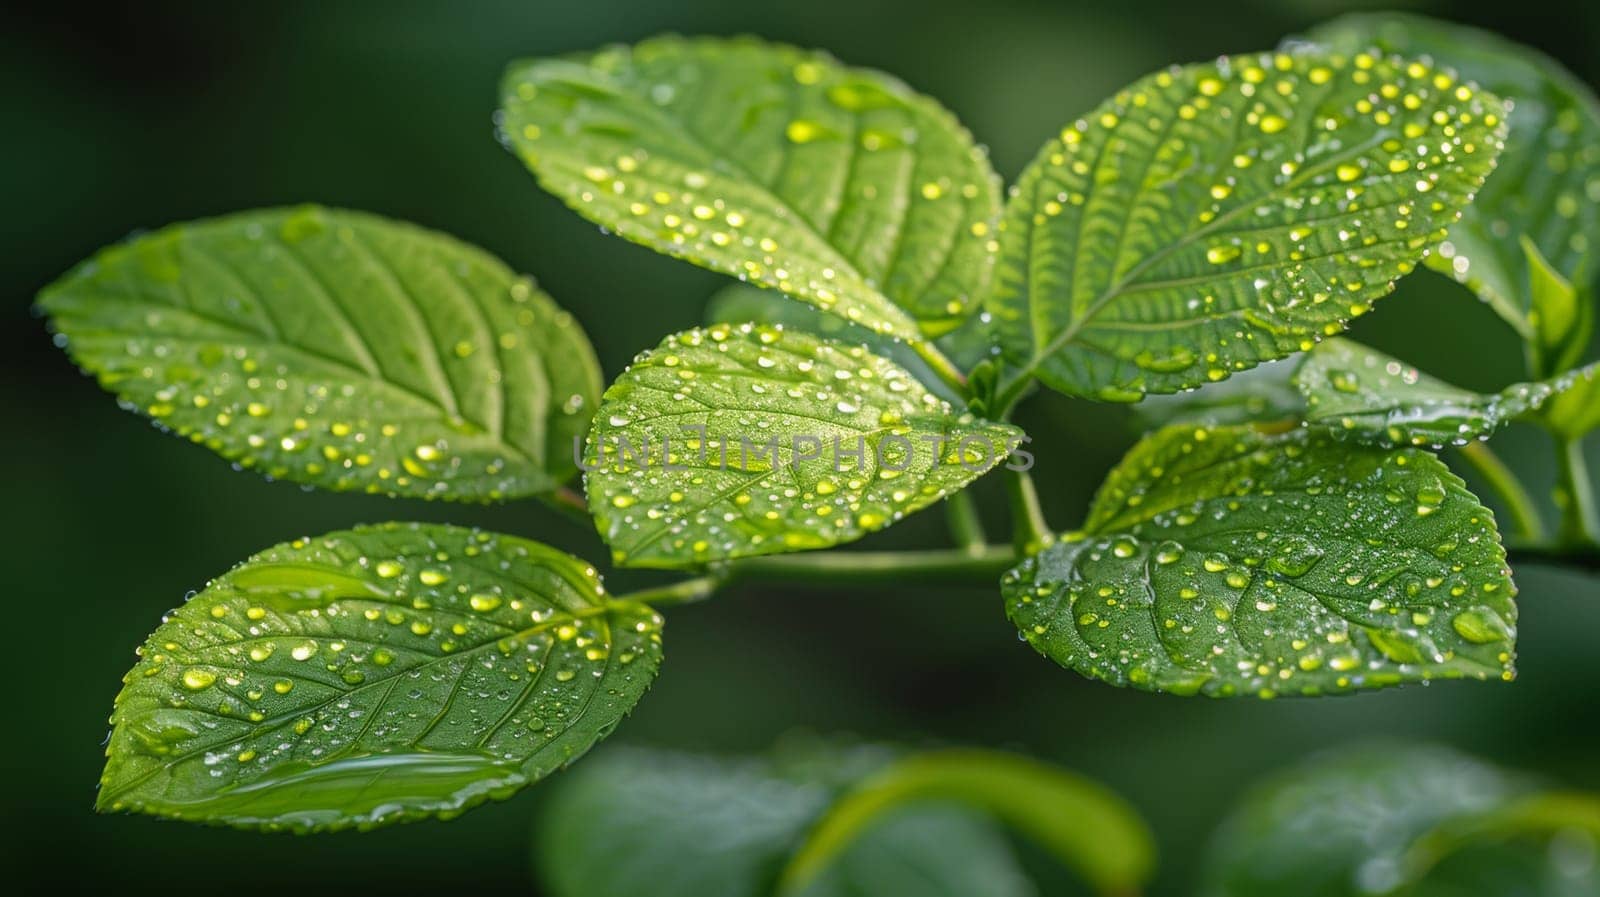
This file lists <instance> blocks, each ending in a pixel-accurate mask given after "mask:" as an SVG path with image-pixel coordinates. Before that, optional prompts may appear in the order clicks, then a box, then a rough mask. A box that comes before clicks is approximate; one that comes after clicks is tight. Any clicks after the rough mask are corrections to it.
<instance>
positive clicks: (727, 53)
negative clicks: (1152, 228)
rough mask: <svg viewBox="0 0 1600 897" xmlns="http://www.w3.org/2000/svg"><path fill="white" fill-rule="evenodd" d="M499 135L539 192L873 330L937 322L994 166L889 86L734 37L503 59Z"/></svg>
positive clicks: (972, 279) (953, 289) (975, 269)
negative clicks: (573, 54) (506, 62)
mask: <svg viewBox="0 0 1600 897" xmlns="http://www.w3.org/2000/svg"><path fill="white" fill-rule="evenodd" d="M502 106H503V109H502V120H501V125H500V126H501V132H502V135H503V139H504V140H505V141H506V142H507V143H508V145H509V146H510V147H511V148H512V150H513V151H514V152H516V153H517V154H518V155H519V156H520V157H521V158H522V159H523V161H524V162H525V163H526V164H527V165H528V167H529V168H531V169H532V170H533V171H534V173H535V174H536V175H537V176H538V178H539V181H540V183H541V184H542V185H543V186H544V187H545V189H547V190H549V191H550V192H552V193H554V194H556V195H557V196H559V197H560V198H561V199H563V200H564V201H565V202H566V203H567V204H568V205H569V206H571V207H572V208H573V209H574V210H575V211H577V212H578V213H579V214H581V215H583V216H584V217H586V218H588V219H590V220H591V221H594V222H596V223H597V224H600V225H601V226H603V227H605V228H607V229H609V230H612V231H614V232H615V233H617V234H618V235H620V236H622V237H624V238H626V239H628V240H631V241H633V242H635V243H640V244H642V245H645V246H648V247H650V248H652V249H655V250H656V251H658V252H663V253H666V254H668V255H672V256H675V257H678V258H684V259H687V260H689V261H691V262H693V263H695V264H697V265H701V266H704V267H707V268H711V269H713V270H716V271H721V272H723V273H725V274H731V275H733V276H736V277H739V278H740V279H743V280H748V281H750V282H752V283H757V284H760V285H763V286H767V287H773V288H776V289H779V290H782V291H783V292H785V293H788V294H790V295H792V296H794V297H795V298H797V299H799V300H801V301H804V302H808V303H811V304H812V305H815V306H817V307H819V308H823V309H825V310H827V311H830V312H832V313H834V314H838V315H841V316H843V317H845V318H847V319H848V320H851V321H854V322H856V323H858V324H861V325H863V326H866V327H869V328H871V329H873V330H875V331H878V332H881V333H892V334H894V335H895V336H897V337H900V338H902V339H911V340H915V339H918V338H920V337H921V336H922V335H923V334H927V335H937V334H939V333H942V332H944V331H946V330H949V329H950V328H952V327H954V326H955V325H956V324H957V323H959V322H960V321H961V319H962V318H964V317H966V316H967V314H969V313H970V312H971V311H972V310H973V309H974V308H976V307H977V304H978V303H979V302H981V301H982V298H983V296H984V294H985V293H986V292H987V290H988V286H989V281H990V275H991V272H992V268H993V257H994V249H995V247H994V245H993V239H994V234H993V229H994V226H995V221H996V219H997V217H998V215H999V194H1000V189H999V180H998V178H997V177H996V176H995V174H994V172H993V170H992V169H991V168H990V166H989V162H988V159H987V158H986V157H985V156H984V154H983V152H982V151H981V150H980V149H978V148H977V147H975V146H974V145H973V143H972V138H971V137H970V135H968V134H967V132H966V131H965V130H964V129H962V128H961V126H960V125H959V124H958V123H957V122H956V121H955V119H954V117H952V116H951V115H950V113H948V112H946V111H945V110H944V109H942V108H941V107H939V106H938V104H936V103H934V102H933V101H932V100H930V99H928V98H926V97H923V96H920V95H918V94H916V93H914V92H913V91H911V90H910V89H909V88H907V87H906V86H905V85H903V84H901V83H900V82H899V81H897V80H895V79H893V78H891V77H889V76H887V75H884V74H881V73H878V72H874V71H870V70H867V69H856V68H847V67H845V66H842V65H840V64H839V63H838V62H836V61H835V60H833V59H832V58H831V57H829V56H827V55H826V54H822V53H817V52H811V51H804V50H798V49H795V48H793V47H787V46H782V45H775V44H765V43H762V42H760V41H757V40H755V39H752V38H735V39H721V38H694V39H685V38H679V37H661V38H656V39H653V40H649V41H645V42H644V43H641V44H639V45H637V46H634V47H610V48H607V49H604V50H600V51H598V52H596V53H593V54H591V55H588V56H584V57H567V58H561V59H540V60H528V61H523V62H518V63H514V64H513V65H512V66H511V67H510V68H509V69H508V71H507V72H506V76H505V80H504V82H503V85H502Z"/></svg>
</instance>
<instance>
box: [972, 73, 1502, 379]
mask: <svg viewBox="0 0 1600 897" xmlns="http://www.w3.org/2000/svg"><path fill="white" fill-rule="evenodd" d="M1503 118H1504V110H1503V108H1502V105H1501V103H1500V102H1499V101H1498V100H1496V99H1495V98H1494V97H1492V96H1489V95H1487V94H1485V93H1483V92H1481V91H1478V90H1476V89H1475V88H1473V87H1471V86H1469V85H1465V84H1461V83H1458V82H1457V81H1456V79H1455V78H1454V76H1453V75H1452V74H1450V73H1449V72H1448V71H1445V70H1436V69H1434V68H1432V67H1430V66H1428V65H1425V64H1422V63H1407V62H1405V61H1403V60H1400V59H1398V58H1391V57H1383V56H1373V55H1367V54H1357V55H1354V56H1352V55H1347V54H1334V53H1322V52H1317V51H1311V50H1304V51H1302V52H1295V53H1279V54H1267V55H1251V56H1233V57H1224V58H1222V59H1219V60H1217V61H1216V62H1212V63H1206V64H1202V65H1191V66H1185V67H1175V68H1171V69H1167V70H1165V71H1162V72H1158V73H1156V74H1154V75H1151V76H1149V77H1147V78H1145V79H1143V80H1141V81H1138V82H1136V83H1134V84H1133V85H1131V86H1129V87H1128V88H1126V89H1124V90H1123V91H1121V92H1119V93H1118V94H1116V96H1114V97H1113V98H1112V99H1110V100H1108V101H1107V102H1106V103H1105V104H1103V105H1102V106H1101V107H1100V108H1098V109H1096V110H1095V111H1094V112H1092V113H1090V114H1089V115H1088V116H1086V117H1085V118H1083V119H1081V120H1079V121H1077V122H1075V123H1073V124H1070V125H1068V126H1067V127H1066V128H1064V129H1062V132H1061V135H1060V136H1059V137H1057V138H1055V139H1053V140H1051V141H1050V142H1049V143H1047V144H1046V145H1045V147H1044V149H1043V150H1042V151H1041V152H1040V154H1039V156H1038V157H1037V158H1036V159H1035V160H1034V162H1033V163H1032V164H1031V165H1030V166H1029V167H1028V169H1027V170H1026V171H1025V172H1024V173H1023V175H1022V178H1021V180H1020V181H1019V183H1018V185H1017V190H1016V193H1015V195H1014V196H1013V197H1012V199H1011V200H1010V202H1009V203H1008V204H1007V206H1006V210H1005V214H1004V217H1003V219H1002V234H1001V257H1000V262H999V267H998V273H997V288H996V294H995V297H994V299H993V301H992V303H991V307H992V309H993V311H994V316H995V320H996V321H997V324H998V328H999V331H998V332H999V335H1000V341H1001V346H1002V348H1003V349H1004V351H1005V354H1006V357H1007V359H1008V361H1010V362H1011V364H1012V365H1013V366H1014V370H1013V371H1012V375H1011V376H1012V378H1013V380H1022V379H1025V378H1027V377H1030V376H1032V377H1037V378H1038V379H1040V380H1042V381H1043V382H1044V383H1045V384H1046V385H1048V386H1050V387H1052V388H1054V389H1056V390H1059V391H1061V392H1065V393H1067V394H1069V395H1079V396H1088V397H1095V398H1101V399H1108V400H1116V401H1136V400H1137V399H1138V398H1139V397H1140V396H1142V395H1144V394H1146V393H1152V392H1153V393H1170V392H1175V391H1178V390H1181V389H1186V388H1189V387H1193V386H1196V385H1199V384H1202V383H1205V382H1208V381H1211V380H1218V379H1221V378H1223V377H1226V376H1228V375H1229V374H1231V373H1234V372H1237V371H1241V370H1245V369H1246V368H1249V367H1252V366H1254V365H1256V364H1259V363H1261V362H1263V361H1268V360H1271V359H1275V358H1281V357H1283V356H1285V355H1288V354H1290V353H1292V352H1296V351H1301V350H1304V349H1308V348H1310V347H1311V346H1312V344H1313V343H1314V342H1315V341H1316V340H1317V339H1320V338H1321V337H1322V336H1324V335H1328V334H1331V333H1337V332H1338V331H1339V330H1341V329H1343V327H1344V325H1345V323H1346V322H1347V321H1348V320H1349V319H1351V318H1353V317H1355V316H1356V315H1359V314H1361V313H1363V312H1365V311H1366V310H1367V309H1368V308H1369V307H1370V304H1371V303H1372V301H1373V300H1375V299H1377V298H1378V297H1381V296H1383V295H1385V294H1387V293H1388V292H1389V291H1390V290H1391V289H1392V287H1393V282H1394V280H1395V279H1396V278H1398V277H1400V276H1401V275H1403V274H1406V273H1408V272H1409V271H1411V270H1412V268H1413V267H1414V265H1415V264H1416V262H1417V261H1418V260H1419V259H1421V258H1422V256H1423V255H1424V253H1425V252H1426V251H1427V250H1428V249H1429V247H1431V246H1433V245H1435V244H1437V243H1438V242H1439V241H1440V240H1441V239H1442V238H1443V237H1444V233H1445V228H1446V227H1448V226H1449V225H1450V224H1451V223H1452V222H1453V221H1454V220H1455V219H1456V217H1457V216H1458V215H1459V214H1460V212H1461V210H1462V208H1464V207H1465V206H1466V204H1467V203H1468V201H1469V200H1470V199H1471V198H1472V196H1473V194H1474V193H1475V192H1476V191H1477V190H1478V188H1479V186H1480V185H1481V184H1482V183H1483V180H1484V178H1485V177H1486V176H1487V175H1488V173H1489V172H1490V170H1491V169H1492V168H1493V167H1494V161H1495V157H1496V155H1497V153H1498V152H1499V149H1500V144H1501V140H1502V137H1503V132H1504V129H1505V124H1504V121H1503Z"/></svg>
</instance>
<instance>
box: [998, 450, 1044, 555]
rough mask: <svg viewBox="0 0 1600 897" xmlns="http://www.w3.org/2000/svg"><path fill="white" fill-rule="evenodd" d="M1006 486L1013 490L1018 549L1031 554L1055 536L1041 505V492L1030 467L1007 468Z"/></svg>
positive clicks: (1014, 539) (1013, 535)
mask: <svg viewBox="0 0 1600 897" xmlns="http://www.w3.org/2000/svg"><path fill="white" fill-rule="evenodd" d="M1006 487H1007V489H1008V490H1009V491H1010V494H1011V542H1012V545H1013V546H1015V547H1016V549H1017V552H1018V553H1019V554H1022V555H1029V554H1032V553H1033V552H1035V551H1038V550H1039V549H1040V548H1043V547H1044V546H1046V545H1049V544H1050V543H1051V542H1054V541H1055V536H1054V534H1052V532H1051V530H1050V524H1049V523H1047V522H1046V521H1045V519H1044V511H1043V510H1041V509H1040V507H1039V492H1038V490H1037V489H1035V488H1034V487H1033V477H1030V476H1028V474H1027V472H1026V471H1022V470H1007V471H1006Z"/></svg>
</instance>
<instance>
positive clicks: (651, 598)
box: [617, 576, 722, 607]
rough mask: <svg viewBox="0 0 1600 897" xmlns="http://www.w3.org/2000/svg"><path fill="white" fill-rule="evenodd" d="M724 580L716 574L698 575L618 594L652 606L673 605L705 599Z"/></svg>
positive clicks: (628, 599) (619, 598) (626, 599)
mask: <svg viewBox="0 0 1600 897" xmlns="http://www.w3.org/2000/svg"><path fill="white" fill-rule="evenodd" d="M721 584H722V581H721V580H720V579H718V578H717V577H715V576H696V577H695V578H694V579H685V580H682V581H679V582H675V583H672V584H671V585H666V586H657V587H655V588H650V589H640V590H639V591H637V592H628V593H627V594H625V595H619V596H617V598H618V600H622V601H637V602H639V603H641V604H648V605H650V606H651V607H672V606H673V605H677V604H694V603H695V602H697V601H704V600H706V599H707V598H710V597H711V595H712V594H713V593H715V592H716V590H717V587H718V586H720V585H721Z"/></svg>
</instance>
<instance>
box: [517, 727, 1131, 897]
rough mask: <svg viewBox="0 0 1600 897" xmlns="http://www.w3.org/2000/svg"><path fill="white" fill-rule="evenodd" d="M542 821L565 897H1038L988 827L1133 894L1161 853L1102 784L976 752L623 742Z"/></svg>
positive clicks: (1109, 889)
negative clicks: (681, 747)
mask: <svg viewBox="0 0 1600 897" xmlns="http://www.w3.org/2000/svg"><path fill="white" fill-rule="evenodd" d="M543 816H544V820H545V821H546V822H547V823H548V824H545V825H540V826H538V827H537V829H536V836H535V837H536V842H535V850H536V854H537V856H536V861H537V865H538V868H539V870H540V873H541V875H542V876H543V877H544V879H545V881H546V883H547V885H548V886H549V888H550V890H551V892H552V893H553V894H556V895H559V897H576V895H580V894H581V895H623V894H638V893H646V892H647V893H651V894H656V895H659V897H701V895H705V894H721V895H726V897H759V895H769V894H770V895H783V897H796V895H805V897H832V895H846V894H855V895H863V897H870V895H899V894H928V895H943V894H948V895H951V897H956V895H961V897H1027V895H1031V894H1034V893H1036V890H1035V888H1034V886H1033V883H1032V882H1031V881H1030V877H1029V875H1028V873H1027V872H1026V870H1025V869H1024V868H1023V867H1022V865H1021V864H1020V862H1019V860H1018V858H1017V856H1016V855H1015V854H1014V852H1013V851H1012V850H1011V848H1010V846H1009V844H1008V843H1007V841H1006V839H1005V838H1004V837H1003V836H1002V833H1001V832H1000V831H999V830H998V829H997V827H996V825H995V823H997V822H998V823H1003V824H1004V825H1005V826H1006V827H1007V828H1009V829H1012V830H1014V831H1017V832H1018V833H1020V834H1023V835H1025V836H1026V837H1027V838H1028V839H1029V840H1030V841H1032V842H1033V843H1035V844H1037V845H1039V846H1040V847H1042V848H1043V849H1044V850H1046V851H1047V852H1048V853H1049V854H1050V855H1051V856H1053V857H1055V858H1056V859H1057V860H1059V861H1060V862H1061V863H1062V864H1063V865H1064V866H1066V867H1067V868H1069V869H1071V870H1073V872H1074V873H1075V874H1076V876H1077V877H1078V878H1080V879H1082V880H1083V881H1084V882H1085V883H1087V884H1089V885H1090V886H1092V887H1093V888H1094V890H1095V891H1096V892H1097V893H1104V894H1125V893H1134V892H1136V891H1137V889H1138V888H1139V887H1140V886H1142V885H1143V884H1144V883H1145V882H1146V881H1147V880H1148V878H1149V875H1150V873H1151V871H1152V870H1153V868H1154V859H1155V851H1154V845H1153V841H1152V839H1151V836H1150V833H1149V831H1148V829H1147V828H1146V827H1145V824H1144V822H1143V821H1142V820H1141V819H1140V818H1139V816H1138V814H1137V813H1136V812H1135V811H1134V810H1133V809H1132V808H1131V807H1130V806H1128V805H1127V804H1126V803H1125V802H1124V801H1123V800H1122V799H1121V798H1119V797H1117V796H1116V795H1115V794H1114V793H1112V792H1111V791H1109V790H1107V789H1106V788H1105V787H1104V786H1102V785H1100V784H1098V783H1096V782H1093V781H1090V780H1088V779H1085V778H1083V777H1081V776H1078V775H1075V774H1072V773H1069V772H1067V771H1065V770H1061V769H1057V768H1054V767H1051V766H1048V765H1045V764H1042V763H1038V762H1036V761H1033V760H1029V759H1027V758H1024V757H1021V756H1017V755H1014V754H1006V753H999V752H993V751H981V750H971V749H942V750H933V751H926V752H906V751H903V750H899V749H895V748H889V747H886V746H879V745H861V744H850V745H843V744H835V743H828V742H820V741H817V740H816V739H813V738H804V739H790V740H788V741H785V742H780V744H779V745H778V746H777V748H776V749H774V751H773V752H772V753H771V754H770V755H768V756H761V757H711V756H701V755H694V754H683V753H675V752H668V751H659V750H650V749H643V748H620V749H616V750H610V751H608V752H606V753H605V754H604V755H603V756H602V757H600V758H598V759H596V760H595V761H594V762H592V763H589V764H585V766H584V767H583V769H582V772H581V773H579V774H577V775H575V776H573V777H572V778H571V779H570V780H568V781H567V782H566V784H565V786H564V787H562V788H561V789H559V790H557V791H556V792H555V797H554V800H552V801H551V802H550V803H548V804H547V805H546V807H545V810H544V814H543ZM619 857H620V858H622V859H621V861H619Z"/></svg>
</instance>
